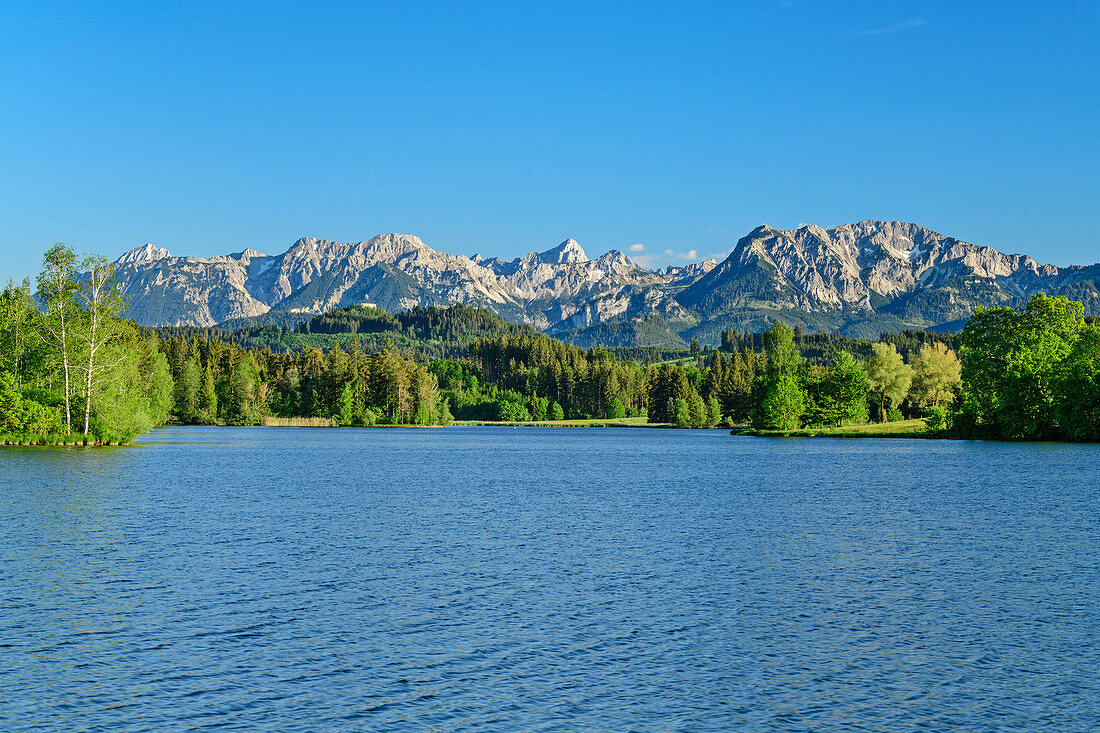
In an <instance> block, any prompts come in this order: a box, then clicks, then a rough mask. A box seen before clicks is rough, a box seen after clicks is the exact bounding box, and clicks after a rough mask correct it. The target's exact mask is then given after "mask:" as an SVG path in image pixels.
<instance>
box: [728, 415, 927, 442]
mask: <svg viewBox="0 0 1100 733" xmlns="http://www.w3.org/2000/svg"><path fill="white" fill-rule="evenodd" d="M732 432H733V434H734V435H752V436H758V437H770V438H935V437H939V434H938V433H933V432H932V431H930V430H929V429H928V425H927V424H926V423H925V422H924V420H923V419H916V420H899V421H897V422H888V423H871V424H869V425H845V426H843V427H839V428H801V429H799V430H754V429H751V428H750V429H748V430H734V431H732Z"/></svg>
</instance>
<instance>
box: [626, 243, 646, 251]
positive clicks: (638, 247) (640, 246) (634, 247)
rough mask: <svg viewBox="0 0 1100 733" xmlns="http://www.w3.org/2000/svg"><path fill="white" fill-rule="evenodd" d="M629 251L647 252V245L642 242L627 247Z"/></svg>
mask: <svg viewBox="0 0 1100 733" xmlns="http://www.w3.org/2000/svg"><path fill="white" fill-rule="evenodd" d="M627 249H629V250H630V251H631V252H645V245H644V244H642V243H641V242H637V243H635V244H632V245H630V246H629V247H627Z"/></svg>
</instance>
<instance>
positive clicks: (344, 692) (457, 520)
mask: <svg viewBox="0 0 1100 733" xmlns="http://www.w3.org/2000/svg"><path fill="white" fill-rule="evenodd" d="M1098 465H1100V449H1098V448H1097V447H1090V446H1058V445H1002V444H986V443H961V442H946V441H945V442H932V441H875V440H866V441H828V440H813V441H784V440H760V439H756V440H752V439H738V438H731V437H730V436H728V435H725V434H723V433H721V432H711V433H708V432H688V431H657V430H600V431H593V430H584V429H577V430H572V429H547V430H540V429H525V430H496V429H454V430H433V431H425V430H385V431H381V430H376V431H371V430H338V431H336V430H298V429H269V430H263V429H239V430H238V429H199V428H181V429H171V430H163V431H158V432H157V433H155V434H154V435H153V436H152V437H151V438H149V439H148V440H146V441H145V442H144V443H143V444H142V445H141V446H139V447H137V448H134V449H128V450H112V451H92V450H72V451H69V450H66V451H43V450H37V451H30V450H27V451H24V450H19V449H9V450H5V451H3V452H0V649H2V652H0V727H2V729H3V730H5V731H53V730H56V731H73V730H82V731H112V733H113V732H116V731H169V732H171V731H185V730H186V731H194V730H226V731H255V730H277V731H347V730H371V731H374V730H382V731H404V730H409V731H423V730H429V731H468V730H477V731H558V730H569V731H573V730H609V731H651V730H652V731H681V730H682V731H701V730H716V731H719V730H731V729H736V730H745V731H805V730H814V731H891V732H895V731H903V732H904V731H925V730H937V731H938V730H956V731H1005V730H1019V731H1044V730H1049V731H1066V730H1088V729H1091V728H1093V727H1095V722H1096V721H1097V720H1100V702H1098V701H1100V681H1098V677H1097V675H1096V674H1095V672H1094V670H1095V667H1096V664H1097V660H1098V657H1100V655H1098V651H1100V650H1098V644H1097V638H1096V636H1097V630H1098V628H1100V611H1098V609H1100V588H1098V584H1097V578H1098V577H1100V574H1098V572H1097V570H1098V566H1100V563H1098V559H1100V542H1098V540H1100V537H1098V535H1100V529H1098V528H1100V522H1098V520H1100V502H1098V498H1097V491H1096V488H1095V471H1096V467H1097V466H1098Z"/></svg>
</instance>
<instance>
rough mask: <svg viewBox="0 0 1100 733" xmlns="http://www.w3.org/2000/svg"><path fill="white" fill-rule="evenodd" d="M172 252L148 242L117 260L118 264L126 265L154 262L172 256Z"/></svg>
mask: <svg viewBox="0 0 1100 733" xmlns="http://www.w3.org/2000/svg"><path fill="white" fill-rule="evenodd" d="M171 256H172V254H171V253H170V252H169V251H168V250H167V248H165V247H158V246H156V245H155V244H150V243H149V242H146V243H145V244H143V245H141V246H140V247H134V248H133V249H132V250H130V251H129V252H127V253H126V254H124V255H122V256H121V257H119V258H118V259H117V260H115V264H116V265H125V264H129V263H133V262H154V261H156V260H163V259H167V258H169V257H171Z"/></svg>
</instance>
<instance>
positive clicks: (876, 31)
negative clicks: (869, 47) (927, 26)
mask: <svg viewBox="0 0 1100 733" xmlns="http://www.w3.org/2000/svg"><path fill="white" fill-rule="evenodd" d="M923 25H924V19H923V18H912V19H910V20H905V21H902V22H901V23H896V24H894V25H891V26H887V27H886V28H872V29H871V30H869V31H860V32H858V33H856V35H857V36H885V35H886V34H888V33H898V32H900V31H905V30H909V29H910V28H920V27H921V26H923Z"/></svg>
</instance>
